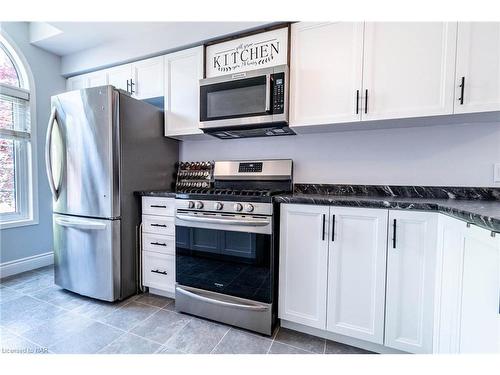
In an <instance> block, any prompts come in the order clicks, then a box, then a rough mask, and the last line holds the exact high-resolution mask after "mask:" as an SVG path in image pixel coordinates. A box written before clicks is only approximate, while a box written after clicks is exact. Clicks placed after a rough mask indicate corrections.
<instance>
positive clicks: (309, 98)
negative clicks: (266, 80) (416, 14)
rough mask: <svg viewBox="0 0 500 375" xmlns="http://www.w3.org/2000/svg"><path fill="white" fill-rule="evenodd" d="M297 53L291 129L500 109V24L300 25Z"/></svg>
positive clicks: (294, 31) (295, 28) (295, 35)
mask: <svg viewBox="0 0 500 375" xmlns="http://www.w3.org/2000/svg"><path fill="white" fill-rule="evenodd" d="M290 54H291V59H290V72H291V74H290V126H292V127H304V126H314V125H325V124H336V123H349V122H354V121H372V120H384V119H397V118H411V117H425V116H437V115H451V114H454V113H465V112H482V111H497V110H500V23H458V24H457V23H456V22H403V23H396V22H366V23H350V22H336V23H309V22H299V23H295V24H292V26H291V51H290ZM455 70H456V72H455Z"/></svg>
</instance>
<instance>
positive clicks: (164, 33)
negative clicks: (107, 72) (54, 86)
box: [61, 22, 270, 76]
mask: <svg viewBox="0 0 500 375" xmlns="http://www.w3.org/2000/svg"><path fill="white" fill-rule="evenodd" d="M265 25H270V23H266V22H203V23H197V22H169V23H166V24H165V26H164V28H162V29H161V30H160V31H158V30H155V32H147V31H146V32H144V33H141V34H137V35H134V36H132V37H130V36H128V37H127V38H122V39H119V40H116V41H112V42H107V43H103V44H101V45H99V46H97V47H94V48H89V49H85V50H83V51H81V52H76V53H73V54H69V55H66V56H63V57H62V66H61V74H62V75H64V76H71V75H76V74H79V73H83V72H87V71H89V70H96V69H100V68H104V67H108V66H111V65H117V64H121V63H125V62H129V61H133V60H137V59H140V58H145V57H150V56H155V55H160V54H164V53H169V52H173V51H175V50H178V49H181V48H182V49H183V48H186V47H187V46H194V45H200V44H203V42H205V41H208V40H211V39H214V38H220V37H223V36H224V35H228V34H234V33H238V32H243V31H247V30H252V29H255V28H261V27H263V26H265Z"/></svg>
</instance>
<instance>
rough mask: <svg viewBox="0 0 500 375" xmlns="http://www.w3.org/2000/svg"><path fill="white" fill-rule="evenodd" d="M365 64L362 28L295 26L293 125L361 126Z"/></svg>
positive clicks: (357, 25) (341, 24) (355, 25)
mask: <svg viewBox="0 0 500 375" xmlns="http://www.w3.org/2000/svg"><path fill="white" fill-rule="evenodd" d="M362 61H363V23H360V22H334V23H314V22H300V23H295V24H292V26H291V60H290V125H291V126H304V125H318V124H332V123H339V122H350V121H359V120H360V119H361V117H360V110H359V108H358V110H357V111H356V107H357V101H356V99H357V93H359V94H360V90H361V69H362ZM359 104H360V102H359Z"/></svg>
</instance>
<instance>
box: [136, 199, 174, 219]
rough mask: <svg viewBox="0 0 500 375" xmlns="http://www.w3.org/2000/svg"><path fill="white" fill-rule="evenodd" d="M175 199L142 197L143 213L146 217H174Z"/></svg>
mask: <svg viewBox="0 0 500 375" xmlns="http://www.w3.org/2000/svg"><path fill="white" fill-rule="evenodd" d="M174 212H175V199H174V198H162V197H142V213H143V214H145V215H162V216H174Z"/></svg>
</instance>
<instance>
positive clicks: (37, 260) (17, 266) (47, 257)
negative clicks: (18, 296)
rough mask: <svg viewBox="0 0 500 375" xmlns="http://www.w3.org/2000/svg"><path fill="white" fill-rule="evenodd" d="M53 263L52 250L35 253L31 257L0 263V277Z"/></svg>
mask: <svg viewBox="0 0 500 375" xmlns="http://www.w3.org/2000/svg"><path fill="white" fill-rule="evenodd" d="M50 264H54V252H53V251H50V252H48V253H43V254H37V255H33V256H31V257H26V258H21V259H16V260H11V261H10V262H5V263H1V264H0V278H3V277H7V276H12V275H16V274H18V273H21V272H26V271H31V270H34V269H36V268H40V267H44V266H48V265H50Z"/></svg>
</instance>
